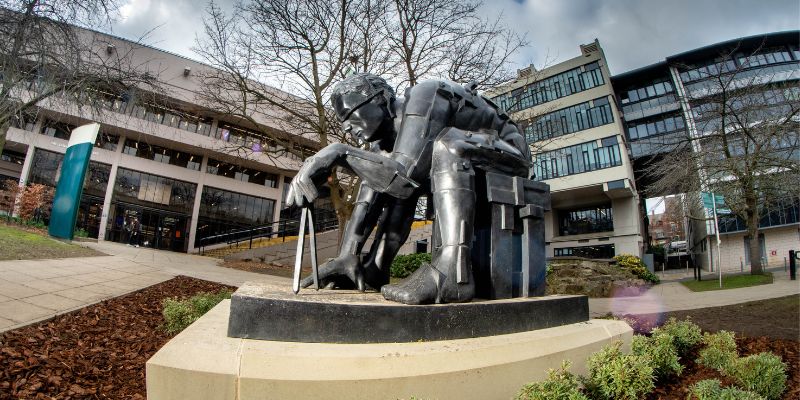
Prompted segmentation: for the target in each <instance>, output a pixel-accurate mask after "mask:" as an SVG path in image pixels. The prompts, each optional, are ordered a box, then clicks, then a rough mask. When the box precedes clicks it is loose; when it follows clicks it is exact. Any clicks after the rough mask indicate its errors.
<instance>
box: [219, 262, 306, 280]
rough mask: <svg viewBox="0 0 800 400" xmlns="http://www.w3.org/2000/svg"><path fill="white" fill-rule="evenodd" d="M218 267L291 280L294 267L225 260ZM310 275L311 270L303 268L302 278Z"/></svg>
mask: <svg viewBox="0 0 800 400" xmlns="http://www.w3.org/2000/svg"><path fill="white" fill-rule="evenodd" d="M219 266H220V267H225V268H232V269H238V270H240V271H247V272H256V273H259V274H267V275H275V276H282V277H284V278H291V277H292V274H293V273H294V266H291V267H289V266H286V265H277V264H268V263H263V262H259V261H252V260H227V261H223V262H221V263H220V264H219ZM309 273H311V268H307V267H306V268H303V269H302V274H303V276H307V275H308V274H309Z"/></svg>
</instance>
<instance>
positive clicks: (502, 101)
mask: <svg viewBox="0 0 800 400" xmlns="http://www.w3.org/2000/svg"><path fill="white" fill-rule="evenodd" d="M580 48H581V53H582V54H581V55H580V56H578V57H575V58H572V59H570V60H567V61H564V62H560V63H558V64H556V65H553V66H550V67H548V68H546V69H543V70H540V71H536V70H535V69H533V67H532V66H531V67H530V68H528V69H525V70H521V71H519V74H518V77H517V79H515V80H514V81H512V82H509V83H507V84H504V85H502V86H501V87H497V88H495V89H493V90H492V91H491V92H490V93H489V94H488V96H490V97H492V98H493V100H494V101H495V102H496V103H498V105H499V106H500V107H501V108H503V109H505V110H506V111H507V112H508V113H509V114H510V115H511V117H512V118H513V119H514V120H515V121H516V122H517V123H518V124H519V125H520V126H521V128H522V129H523V130H524V131H525V133H526V138H527V139H528V142H529V143H530V145H531V150H532V153H533V157H534V163H539V164H540V165H539V166H538V168H540V169H542V168H545V169H546V168H549V165H548V161H552V162H558V163H561V162H567V158H569V161H568V162H569V163H570V165H569V167H568V168H569V169H568V170H567V171H566V173H558V174H556V175H557V176H538V177H537V178H536V180H541V181H543V182H545V183H547V184H548V185H550V190H551V196H552V211H550V212H547V213H546V214H545V223H546V230H545V232H546V233H545V234H546V241H547V256H548V257H553V256H558V255H571V254H579V253H574V252H573V251H578V252H580V251H583V250H582V249H587V248H603V247H604V248H605V249H606V250H610V251H604V252H602V253H604V254H598V253H595V254H594V255H592V254H590V253H586V256H589V257H594V258H604V257H610V256H613V255H618V254H634V255H637V256H638V255H641V253H642V251H643V240H642V233H641V232H642V230H643V228H642V218H641V216H640V210H639V206H638V204H639V195H638V193H637V190H636V186H635V179H634V175H633V168H632V164H631V161H630V159H629V157H628V152H627V150H626V149H627V145H626V138H625V135H624V128H623V126H622V124H621V117H620V114H619V111H618V110H617V108H616V107H614V106H613V104H614V99H615V95H614V90H613V87H612V86H611V84H610V79H611V77H610V75H609V69H608V64H607V62H606V59H605V55H604V53H603V50H602V48H601V47H600V44H599V42H597V41H595V42H593V43H590V44H587V45H582V46H580ZM589 68H597V69H598V70H599V71H600V73H601V77H602V80H601V81H600V80H595V81H594V86H593V87H587V88H584V86H583V83H580V84H575V79H574V76H573V75H572V74H575V73H577V74H581V76H583V75H582V74H586V73H588V72H589ZM565 74H566V75H569V76H570V77H569V78H567V79H568V80H567V82H568V84H569V85H571V86H574V89H575V90H570V91H571V92H572V93H568V94H567V95H565V96H559V95H560V94H563V90H564V89H562V88H561V87H560V86H561V85H562V82H563V79H561V82H559V83H558V84H556V83H553V82H551V81H552V80H553V79H556V80H559V79H560V78H559V77H563V76H565ZM537 85H538V87H539V89H537V90H538V91H546V90H552V88H553V87H554V86H555V85H559V88H557V91H556V94H555V96H554V97H556V98H553V99H543V100H544V101H540V102H538V104H535V105H533V106H528V107H517V106H516V105H515V104H513V102H514V101H527V100H526V99H524V97H525V96H526V94H524V93H525V92H526V91H528V93H532V92H530V91H529V89H528V88H532V87H537ZM586 86H590V85H586ZM578 87H580V88H581V89H582V90H577V89H578ZM517 91H523V94H522V95H517V96H515V95H514V93H515V92H517ZM559 92H561V93H559ZM568 92H569V91H568ZM529 96H535V94H531V95H529ZM514 99H522V100H514ZM601 99H608V100H609V101H610V104H611V105H612V106H610V109H609V110H608V116H609V117H610V120H609V121H608V122H607V123H600V124H596V123H595V124H590V125H592V126H587V127H584V126H580V127H579V128H578V129H566V131H567V132H559V129H563V127H561V128H555V129H553V128H545V129H544V131H545V134H544V135H543V136H548V137H545V138H542V137H541V136H542V135H541V134H539V135H537V133H536V130H537V129H539V128H537V127H536V126H537V125H536V124H537V123H540V121H542V120H543V119H547V116H548V115H553V113H559V112H562V113H563V114H566V113H568V112H571V111H572V109H571V108H570V107H574V106H576V105H581V104H586V105H588V106H589V107H590V108H594V107H597V104H598V100H601ZM533 102H534V103H536V102H537V101H536V100H534V101H533ZM562 110H565V111H562ZM578 112H586V110H583V111H578ZM561 118H562V119H564V120H565V121H566V117H561ZM589 121H590V122H591V121H592V120H591V119H590V120H589ZM559 122H560V121H559ZM564 123H565V124H566V122H564ZM595 125H596V126H595ZM548 127H549V125H548ZM548 130H549V132H548ZM540 132H541V131H540ZM531 133H533V134H531ZM609 138H615V142H616V143H615V145H614V146H615V147H616V148H617V150H615V151H617V154H616V158H617V160H616V162H612V163H610V165H600V166H598V167H596V168H584V170H583V171H580V172H575V171H574V168H573V163H577V161H575V160H574V159H573V158H571V156H566V157H567V158H565V156H563V155H558V154H559V152H564V151H567V150H566V149H568V148H575V147H576V146H584V145H586V144H591V143H595V144H596V148H599V149H602V148H604V147H601V146H600V145H601V144H602V143H605V142H604V140H608V139H609ZM612 140H613V139H612ZM603 146H605V145H603ZM587 151H591V150H585V146H584V149H583V150H582V151H581V153H584V156H583V157H584V158H585V157H587V156H586V155H585V153H586V152H587ZM595 151H596V150H595ZM551 155H553V156H551ZM543 157H549V158H548V160H543V159H542V158H543ZM554 158H557V159H558V160H555V161H554V160H553V159H554ZM597 164H599V162H598V163H597ZM542 171H544V170H542ZM593 207H604V210H609V212H610V214H611V216H612V218H613V221H612V223H611V224H610V225H608V224H607V225H606V226H605V229H602V228H601V229H595V228H591V229H588V230H589V231H591V232H584V229H581V230H579V231H580V232H579V233H575V232H565V230H564V229H563V226H562V225H563V224H564V223H565V219H568V218H570V217H569V215H570V213H571V212H573V211H576V210H577V211H578V215H579V216H580V214H583V213H582V212H581V211H582V210H589V209H592V208H593ZM571 221H572V223H582V222H585V221H580V218H577V219H575V218H572V219H571ZM589 225H591V222H589ZM610 246H613V248H611V247H610ZM573 249H574V250H573Z"/></svg>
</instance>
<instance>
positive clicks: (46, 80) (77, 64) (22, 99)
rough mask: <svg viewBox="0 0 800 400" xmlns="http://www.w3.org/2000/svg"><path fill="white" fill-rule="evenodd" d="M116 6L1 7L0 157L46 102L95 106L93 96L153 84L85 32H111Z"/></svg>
mask: <svg viewBox="0 0 800 400" xmlns="http://www.w3.org/2000/svg"><path fill="white" fill-rule="evenodd" d="M117 6H118V4H117V2H116V0H81V1H78V0H58V1H56V0H50V1H48V0H18V1H12V0H7V1H2V3H0V73H1V74H2V76H1V80H0V151H2V148H3V147H4V145H5V141H6V134H7V132H8V129H9V127H10V126H11V125H13V124H15V123H18V122H19V121H21V120H23V119H25V118H26V116H28V115H31V114H35V110H36V108H37V106H38V105H39V104H40V103H42V102H44V101H48V102H49V103H50V104H58V103H63V104H64V105H69V106H76V105H77V106H79V107H84V106H95V105H97V102H98V100H100V99H99V98H98V97H97V96H92V95H91V92H92V90H97V89H99V90H104V91H110V92H112V93H114V92H116V93H121V92H125V91H127V90H129V89H130V88H131V87H135V86H137V85H141V84H152V82H153V80H154V75H153V74H152V73H151V74H147V73H145V72H144V71H142V72H139V71H140V69H139V67H140V66H138V65H133V63H132V58H131V53H129V52H116V51H113V50H114V49H115V48H114V47H113V45H112V44H111V43H110V42H109V39H108V37H106V36H104V35H102V34H99V33H96V32H94V31H90V30H87V29H83V28H89V27H91V28H95V29H96V28H102V27H107V26H108V24H109V22H110V21H111V18H112V17H113V16H114V15H115V13H116V10H117Z"/></svg>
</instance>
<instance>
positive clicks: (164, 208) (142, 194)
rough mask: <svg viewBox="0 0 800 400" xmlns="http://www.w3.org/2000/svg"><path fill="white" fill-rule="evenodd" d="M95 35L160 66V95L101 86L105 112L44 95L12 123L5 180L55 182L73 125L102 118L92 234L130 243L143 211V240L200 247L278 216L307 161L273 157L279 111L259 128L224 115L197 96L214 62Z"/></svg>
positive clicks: (302, 142) (307, 145)
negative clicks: (272, 133) (130, 230)
mask: <svg viewBox="0 0 800 400" xmlns="http://www.w3.org/2000/svg"><path fill="white" fill-rule="evenodd" d="M87 34H89V35H96V36H97V37H96V38H95V40H94V42H96V43H97V44H98V46H103V48H101V49H97V50H98V54H103V53H107V54H109V56H111V54H112V53H113V52H121V53H123V52H124V53H125V54H131V55H133V58H132V62H133V63H135V64H141V65H142V66H143V67H144V68H147V69H148V70H151V71H154V73H155V74H157V79H158V81H159V87H160V89H159V93H157V95H155V94H154V93H149V95H148V96H141V95H140V96H135V95H131V94H130V93H102V92H99V91H97V92H93V93H92V95H93V96H100V97H103V98H104V100H105V102H104V103H105V104H104V110H102V111H100V112H98V111H94V110H87V109H86V108H83V109H78V108H76V107H74V106H72V105H70V104H69V103H64V102H55V101H44V102H42V103H41V104H40V107H38V109H37V110H35V111H33V112H31V113H30V114H29V115H25V116H23V117H22V118H20V119H19V120H18V121H17V123H16V125H15V126H13V127H12V128H10V130H9V132H8V136H7V140H8V142H7V143H6V145H5V148H4V149H3V152H2V157H1V158H0V179H8V178H10V179H14V180H18V181H19V182H20V183H21V184H27V183H41V184H45V185H50V186H55V184H56V181H57V180H58V174H59V172H60V171H59V168H60V163H61V160H62V159H63V154H64V151H65V148H66V145H67V141H68V139H69V137H70V131H71V129H72V128H74V127H75V126H78V125H82V124H85V123H88V122H91V121H96V122H99V123H100V124H101V133H100V135H99V137H98V139H97V142H96V143H95V149H94V151H93V153H92V156H91V164H90V170H89V172H88V175H87V179H86V184H85V186H84V191H83V196H82V198H81V205H80V212H79V216H78V222H77V227H78V228H81V229H84V230H86V231H87V232H88V234H89V236H91V237H97V238H99V239H100V240H112V241H121V242H124V241H127V240H128V235H127V234H126V232H125V230H124V226H125V225H126V224H127V223H128V222H129V221H130V220H131V219H132V218H134V217H136V218H138V220H139V221H140V222H141V228H142V236H141V240H140V244H141V245H144V246H149V247H154V248H159V249H169V250H174V251H184V252H185V251H192V250H193V249H195V248H196V247H197V246H198V244H199V241H200V239H201V238H208V237H211V236H215V235H217V234H220V233H223V232H228V231H230V230H234V229H243V228H251V227H254V226H263V225H267V224H270V223H271V222H272V221H275V220H277V219H278V217H279V215H280V211H281V206H282V203H283V197H284V195H285V190H286V183H287V182H288V181H289V180H290V178H291V176H292V175H294V173H295V172H296V171H297V170H298V169H299V167H300V165H301V161H300V157H297V156H293V155H291V154H289V153H286V152H283V155H280V154H279V155H276V154H275V153H274V152H273V153H271V154H269V155H267V154H265V153H267V152H268V151H269V150H274V147H275V146H276V145H275V144H274V143H273V142H271V141H270V140H268V139H267V138H266V137H265V136H263V135H260V134H259V133H258V131H264V130H265V129H272V130H276V129H279V127H280V125H279V123H278V121H279V119H280V118H281V115H280V114H279V112H278V111H276V110H259V111H260V112H258V113H256V114H255V115H254V118H255V120H256V121H257V122H258V124H259V126H257V127H256V126H252V125H251V126H248V124H246V123H245V122H244V121H237V120H234V119H231V118H230V117H229V116H226V115H219V114H215V113H213V112H212V111H211V110H209V109H207V108H204V107H202V106H200V105H198V104H197V102H198V100H196V94H197V93H198V92H199V90H200V86H199V85H200V81H199V79H198V77H199V76H200V75H201V74H203V73H204V72H207V71H209V69H210V67H209V66H207V65H204V64H201V63H198V62H195V61H192V60H189V59H186V58H183V57H180V56H177V55H173V54H169V53H166V52H164V51H160V50H157V49H154V48H150V47H145V46H140V45H138V44H134V43H132V42H129V41H126V40H122V39H119V38H115V37H111V36H107V35H103V34H100V33H94V32H88V33H87ZM146 98H154V99H157V101H152V102H151V101H149V100H144V99H146ZM256 128H258V129H256ZM285 139H286V140H289V141H290V142H291V143H292V146H294V147H295V148H299V149H302V150H303V151H306V152H313V151H314V149H315V147H316V143H315V142H313V141H311V140H307V139H304V138H301V137H294V136H290V135H285ZM233 149H235V150H236V151H235V152H233V151H232V150H233ZM213 242H214V240H210V241H207V243H205V244H213Z"/></svg>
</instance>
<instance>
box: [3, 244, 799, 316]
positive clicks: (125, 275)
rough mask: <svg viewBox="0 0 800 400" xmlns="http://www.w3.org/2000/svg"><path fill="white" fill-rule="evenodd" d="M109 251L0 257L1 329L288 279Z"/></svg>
mask: <svg viewBox="0 0 800 400" xmlns="http://www.w3.org/2000/svg"><path fill="white" fill-rule="evenodd" d="M86 245H87V246H88V247H91V248H94V249H96V250H98V251H100V252H103V253H105V254H109V256H101V257H79V258H64V259H54V260H24V261H0V332H2V331H5V330H10V329H14V328H17V327H20V326H25V325H28V324H31V323H33V322H36V321H40V320H43V319H47V318H50V317H52V316H54V315H58V314H63V313H65V312H68V311H72V310H75V309H78V308H82V307H85V306H87V305H89V304H93V303H97V302H99V301H102V300H106V299H109V298H112V297H116V296H120V295H123V294H126V293H130V292H133V291H136V290H139V289H142V288H145V287H147V286H151V285H154V284H156V283H159V282H163V281H166V280H168V279H171V278H173V277H174V276H177V275H186V276H191V277H194V278H198V279H204V280H209V281H214V282H219V283H224V284H228V285H233V286H240V285H241V284H242V283H244V282H246V281H260V282H266V283H272V284H279V285H286V287H287V288H288V287H289V286H290V285H291V283H290V280H289V279H287V278H281V277H275V276H271V275H263V274H257V273H252V272H245V271H239V270H234V269H229V268H223V267H219V266H217V263H218V262H219V260H217V259H214V258H210V257H201V256H196V255H190V254H183V253H174V252H169V251H159V250H151V249H145V248H134V247H128V246H125V245H122V244H119V243H112V242H100V243H88V244H86ZM773 274H774V276H775V283H774V284H772V285H763V286H755V287H749V288H741V289H730V290H721V291H711V292H699V293H695V292H691V291H689V290H688V289H686V288H685V287H683V286H682V285H681V284H680V283H677V282H675V281H674V280H676V279H678V278H680V276H678V275H671V276H665V278H666V279H664V281H665V283H662V284H661V285H657V286H655V287H653V288H652V289H651V290H649V291H648V292H647V293H645V294H644V295H642V296H638V297H627V298H614V299H590V300H589V309H590V310H591V314H592V316H603V315H606V314H607V313H609V312H612V311H613V312H614V313H616V314H620V313H634V314H641V313H657V312H664V311H673V310H686V309H693V308H703V307H714V306H722V305H729V304H736V303H742V302H746V301H753V300H762V299H769V298H774V297H782V296H788V295H792V294H797V293H800V281H790V280H789V277H788V274H787V273H785V272H783V271H776V272H773Z"/></svg>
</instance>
